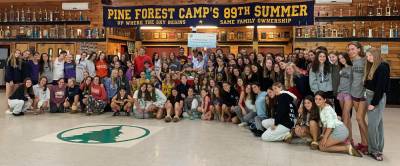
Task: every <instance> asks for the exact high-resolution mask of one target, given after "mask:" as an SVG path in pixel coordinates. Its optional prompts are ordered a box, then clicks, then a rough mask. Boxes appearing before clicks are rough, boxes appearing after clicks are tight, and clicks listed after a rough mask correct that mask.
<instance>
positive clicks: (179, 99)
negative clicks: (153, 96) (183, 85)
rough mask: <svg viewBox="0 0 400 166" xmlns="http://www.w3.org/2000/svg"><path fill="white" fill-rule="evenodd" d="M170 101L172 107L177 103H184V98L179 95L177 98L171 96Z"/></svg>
mask: <svg viewBox="0 0 400 166" xmlns="http://www.w3.org/2000/svg"><path fill="white" fill-rule="evenodd" d="M168 100H169V102H171V104H172V106H174V105H175V103H176V102H180V101H182V100H183V99H182V97H181V96H180V95H179V94H178V96H176V97H174V96H172V95H171V96H170V97H168Z"/></svg>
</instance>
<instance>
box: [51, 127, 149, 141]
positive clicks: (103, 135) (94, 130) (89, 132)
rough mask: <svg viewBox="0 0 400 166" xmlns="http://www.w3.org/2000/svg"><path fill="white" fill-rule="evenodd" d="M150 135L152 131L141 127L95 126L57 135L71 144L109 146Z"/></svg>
mask: <svg viewBox="0 0 400 166" xmlns="http://www.w3.org/2000/svg"><path fill="white" fill-rule="evenodd" d="M76 133H78V134H76ZM149 134H150V130H148V129H146V128H143V127H139V126H131V125H94V126H84V127H78V128H73V129H69V130H65V131H62V132H60V133H58V134H57V138H58V139H60V140H62V141H66V142H71V143H82V144H109V143H118V142H126V141H132V140H136V139H140V138H143V137H146V136H148V135H149Z"/></svg>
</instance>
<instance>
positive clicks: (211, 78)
mask: <svg viewBox="0 0 400 166" xmlns="http://www.w3.org/2000/svg"><path fill="white" fill-rule="evenodd" d="M347 50H348V51H347V52H334V51H331V52H328V50H327V49H326V48H325V47H322V46H321V47H318V48H316V49H315V50H306V49H301V48H296V49H295V50H294V52H293V53H290V54H287V55H283V54H272V53H265V54H264V53H261V52H260V53H255V52H247V51H246V50H244V49H243V50H240V51H239V53H238V54H237V55H235V54H232V53H231V54H225V53H224V52H223V51H222V50H221V49H216V51H215V52H214V51H211V50H196V49H195V50H193V51H191V53H189V55H185V54H184V49H183V48H180V49H179V52H178V54H175V52H170V53H167V52H160V54H159V53H158V52H154V53H152V56H149V55H147V54H146V51H145V48H140V49H139V50H138V51H137V53H135V54H134V55H132V56H129V55H121V56H107V55H106V54H105V53H104V52H99V53H96V52H93V53H86V52H82V53H80V55H79V56H78V55H72V54H70V53H68V52H67V51H61V52H60V53H59V54H58V55H57V57H49V55H48V54H47V53H41V54H40V53H38V52H33V53H32V52H30V51H24V52H21V51H20V50H16V51H15V52H14V53H13V54H12V55H11V56H10V57H9V58H8V60H7V67H6V96H7V97H8V105H9V108H10V111H11V113H12V114H13V115H14V116H21V115H24V113H25V112H26V111H27V110H31V111H32V112H33V113H34V114H41V113H44V112H50V113H65V112H70V113H79V112H81V113H85V114H87V115H92V114H101V113H103V112H106V111H110V112H113V116H119V115H126V116H131V115H132V116H133V117H135V118H139V119H149V118H156V119H160V120H161V119H163V120H164V121H165V122H167V123H168V122H171V121H172V122H179V121H180V120H181V119H182V118H187V119H191V120H194V119H200V120H205V121H210V120H215V121H221V122H230V123H234V124H237V125H238V126H240V127H246V128H248V129H249V131H251V133H252V134H254V136H256V137H261V140H263V141H284V142H287V143H294V142H304V143H305V144H308V145H309V146H310V148H311V149H313V150H317V149H319V150H320V151H324V152H338V153H347V154H350V155H353V156H358V157H361V156H362V154H364V155H367V154H369V155H371V156H372V157H373V158H374V159H376V160H378V161H381V160H383V155H382V152H383V145H384V141H383V140H384V137H383V136H384V135H383V119H382V113H383V110H384V108H385V102H386V96H385V94H386V93H387V92H388V88H389V74H390V69H389V65H388V64H387V63H386V62H385V61H384V60H383V59H382V57H381V55H380V52H379V50H377V49H376V48H370V49H368V50H365V51H364V50H363V47H362V46H361V44H360V43H358V42H352V43H349V44H348V48H347ZM353 109H354V110H355V116H356V120H357V123H358V127H359V131H360V136H361V139H360V143H358V144H355V143H354V141H355V139H354V138H353V133H352V130H351V129H352V123H351V116H352V110H353ZM366 116H368V123H367V122H366Z"/></svg>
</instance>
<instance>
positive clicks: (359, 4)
mask: <svg viewBox="0 0 400 166" xmlns="http://www.w3.org/2000/svg"><path fill="white" fill-rule="evenodd" d="M357 15H358V16H362V15H363V12H362V7H361V3H358V5H357Z"/></svg>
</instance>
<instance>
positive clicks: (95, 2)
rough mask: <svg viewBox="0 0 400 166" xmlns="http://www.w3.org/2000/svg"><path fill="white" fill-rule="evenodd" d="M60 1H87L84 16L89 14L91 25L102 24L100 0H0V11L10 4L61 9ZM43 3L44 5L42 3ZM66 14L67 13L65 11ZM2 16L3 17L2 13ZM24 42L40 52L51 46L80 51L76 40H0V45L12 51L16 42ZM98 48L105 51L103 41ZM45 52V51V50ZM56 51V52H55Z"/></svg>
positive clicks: (22, 6)
mask: <svg viewBox="0 0 400 166" xmlns="http://www.w3.org/2000/svg"><path fill="white" fill-rule="evenodd" d="M62 2H89V10H88V11H84V12H83V14H84V17H85V18H86V17H87V16H89V20H90V21H91V25H90V26H91V27H102V26H103V20H102V18H103V17H102V10H103V8H102V4H101V1H100V0H79V1H77V0H10V1H0V11H3V10H4V9H7V10H9V9H10V6H11V5H13V6H14V9H21V8H23V9H24V10H25V11H26V10H27V8H30V10H31V11H32V10H33V9H36V12H37V11H38V9H42V11H43V9H47V10H52V11H54V10H55V9H56V8H57V9H58V10H61V8H62V6H61V4H62ZM44 4H45V5H44ZM72 13H74V14H75V16H78V12H72ZM66 14H67V13H66ZM2 17H4V16H3V15H2ZM74 27H76V28H78V27H79V28H85V27H86V25H82V26H77V25H74ZM21 43H25V44H27V45H28V47H34V48H36V50H38V51H40V52H41V53H42V52H44V51H45V50H48V49H49V48H52V49H53V50H57V49H58V48H63V49H66V50H70V51H71V53H72V54H78V53H80V52H79V50H80V43H76V42H72V45H71V42H66V43H64V42H46V41H43V42H42V41H41V42H0V45H9V46H10V48H11V52H14V51H15V49H17V48H16V46H17V44H21ZM97 44H98V48H100V49H102V50H103V51H105V49H106V45H105V43H104V42H99V43H97ZM45 52H47V51H45ZM55 53H56V52H55Z"/></svg>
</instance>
